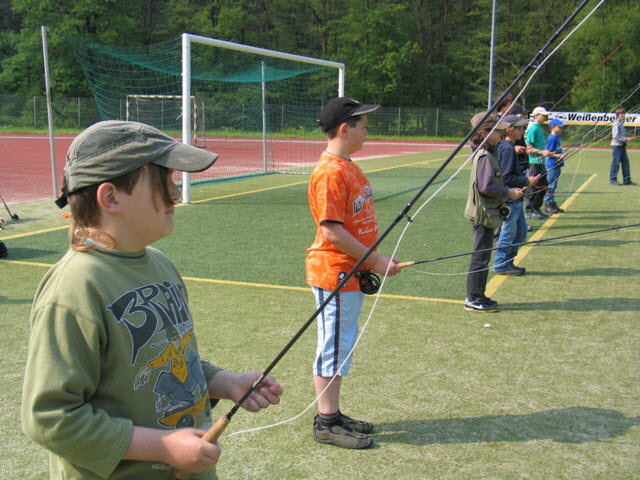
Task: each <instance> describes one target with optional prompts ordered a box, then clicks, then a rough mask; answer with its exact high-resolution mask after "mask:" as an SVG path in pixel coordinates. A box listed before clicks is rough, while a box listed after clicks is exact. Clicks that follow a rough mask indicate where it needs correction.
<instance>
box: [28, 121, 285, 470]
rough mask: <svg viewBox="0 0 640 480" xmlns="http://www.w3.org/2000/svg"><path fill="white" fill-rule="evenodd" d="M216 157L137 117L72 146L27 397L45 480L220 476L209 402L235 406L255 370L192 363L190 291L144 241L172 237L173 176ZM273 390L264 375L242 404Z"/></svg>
mask: <svg viewBox="0 0 640 480" xmlns="http://www.w3.org/2000/svg"><path fill="white" fill-rule="evenodd" d="M216 158H217V155H216V154H215V153H211V152H207V151H205V150H200V149H197V148H195V147H191V146H189V145H184V144H181V143H178V142H176V141H175V140H173V139H172V138H171V137H168V136H166V135H165V134H163V133H162V132H160V131H159V130H157V129H155V128H153V127H150V126H148V125H144V124H141V123H136V122H121V121H107V122H100V123H97V124H95V125H93V126H91V127H89V128H88V129H87V130H85V131H84V132H82V133H81V134H80V135H78V137H76V139H75V140H74V141H73V143H72V144H71V147H70V148H69V152H68V154H67V161H66V165H65V178H64V182H63V195H62V196H61V197H60V198H59V199H58V200H57V201H56V203H57V204H58V206H60V207H61V208H62V207H64V206H65V205H66V204H67V203H68V204H69V205H70V207H71V212H72V214H73V221H72V223H71V227H70V243H71V246H70V249H69V250H68V252H67V253H66V254H65V256H64V257H63V258H62V259H61V260H60V261H59V262H58V263H56V264H55V265H54V266H53V267H52V268H51V269H50V270H49V271H48V272H47V274H46V275H45V277H44V279H43V280H42V281H41V283H40V285H39V287H38V289H37V291H36V294H35V298H34V301H33V307H32V311H31V319H30V320H31V335H30V342H29V349H28V358H27V366H26V372H25V376H24V378H25V381H24V388H23V398H22V425H23V429H24V431H25V432H26V434H27V435H28V436H29V437H30V438H32V439H33V440H34V441H35V442H37V443H39V444H40V445H42V446H43V447H44V448H46V449H47V450H49V452H50V475H51V478H56V479H58V478H64V479H85V480H86V479H104V478H109V479H145V480H153V479H170V478H172V477H173V475H174V473H175V470H179V471H180V472H183V473H193V475H191V476H190V477H189V478H190V479H196V478H197V479H207V480H210V479H215V478H216V473H215V468H214V466H215V464H216V463H217V461H218V458H219V457H220V449H219V448H218V446H217V445H215V444H211V443H208V442H207V441H205V440H204V439H203V438H202V437H203V435H204V434H205V432H206V429H207V428H208V427H209V426H210V425H211V413H210V403H211V401H212V400H213V401H214V400H215V399H220V398H227V399H231V400H233V401H239V400H240V398H241V397H242V395H243V394H244V393H245V392H246V391H247V390H248V389H249V388H250V387H251V386H252V385H253V384H254V382H255V381H256V380H257V379H258V378H259V376H260V373H259V372H247V373H242V374H235V373H231V372H228V371H225V370H222V369H221V368H219V367H215V366H214V365H212V364H211V363H209V362H206V361H204V360H202V359H201V358H200V355H199V353H198V344H197V341H196V335H195V331H194V325H193V319H192V316H191V312H190V311H189V306H188V297H187V290H186V287H185V284H184V282H183V281H182V278H181V276H180V274H179V273H178V271H177V270H176V268H175V267H174V265H173V264H172V263H171V261H170V260H169V259H168V258H167V257H166V256H165V255H164V254H162V253H161V252H160V251H158V250H157V249H155V248H153V247H150V246H149V245H151V244H152V243H153V242H155V241H157V240H159V239H161V238H163V237H164V236H166V235H168V234H169V233H171V231H172V230H173V214H174V205H175V204H176V203H177V201H178V199H179V191H178V189H177V187H176V185H175V184H174V183H173V180H172V178H171V174H172V171H173V170H181V171H188V172H197V171H202V170H205V169H207V168H209V167H210V166H211V165H212V164H213V162H214V161H215V160H216ZM281 394H282V388H281V387H280V385H279V384H278V383H277V382H276V381H275V380H274V379H273V378H271V377H265V379H264V380H263V381H262V382H261V384H260V385H258V387H257V388H256V390H255V391H254V392H253V393H252V395H251V396H250V397H249V398H248V399H247V401H246V402H245V403H244V404H243V405H242V406H243V407H244V408H246V409H247V410H249V411H254V412H256V411H259V410H261V409H263V408H266V407H268V406H269V405H272V404H277V403H278V402H279V397H280V395H281Z"/></svg>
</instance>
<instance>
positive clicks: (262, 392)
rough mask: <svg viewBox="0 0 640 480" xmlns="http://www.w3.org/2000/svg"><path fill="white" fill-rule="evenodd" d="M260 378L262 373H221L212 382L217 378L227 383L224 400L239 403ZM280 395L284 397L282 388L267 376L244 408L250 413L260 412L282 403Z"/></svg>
mask: <svg viewBox="0 0 640 480" xmlns="http://www.w3.org/2000/svg"><path fill="white" fill-rule="evenodd" d="M220 375H222V376H220ZM259 377H260V372H246V373H231V372H219V373H218V374H216V375H214V377H213V379H212V381H213V380H216V378H217V379H218V380H219V381H223V382H224V383H225V385H224V390H225V395H224V398H228V399H229V400H233V401H234V402H238V401H240V399H241V398H242V396H243V395H244V394H245V393H246V392H247V390H249V388H251V386H252V385H253V384H254V383H255V381H256V380H257V379H258V378H259ZM210 392H211V388H210ZM280 395H282V387H281V386H280V385H279V384H278V382H276V381H275V380H274V379H273V377H271V376H266V377H265V378H264V379H263V380H262V382H260V385H258V387H257V388H256V389H255V390H254V391H253V392H251V395H249V398H247V399H246V400H245V401H244V403H243V404H242V408H244V409H246V410H249V411H250V412H259V411H260V410H262V409H263V408H267V407H269V406H270V405H277V404H278V403H280ZM214 398H217V397H214Z"/></svg>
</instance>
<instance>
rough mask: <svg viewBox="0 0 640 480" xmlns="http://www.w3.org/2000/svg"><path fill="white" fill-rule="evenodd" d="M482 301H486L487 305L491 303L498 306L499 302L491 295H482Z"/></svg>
mask: <svg viewBox="0 0 640 480" xmlns="http://www.w3.org/2000/svg"><path fill="white" fill-rule="evenodd" d="M482 303H486V304H487V305H490V306H493V307H497V306H498V302H496V301H495V300H491V299H490V298H489V297H482Z"/></svg>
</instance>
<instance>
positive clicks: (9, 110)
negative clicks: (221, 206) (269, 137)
mask: <svg viewBox="0 0 640 480" xmlns="http://www.w3.org/2000/svg"><path fill="white" fill-rule="evenodd" d="M203 100H204V112H203V113H204V127H199V128H201V129H204V130H206V131H219V130H229V129H231V128H230V126H229V125H230V124H233V125H234V127H233V128H232V129H233V130H237V129H238V126H240V130H241V131H245V132H254V131H255V132H261V131H262V123H261V122H262V120H261V118H260V111H261V106H260V105H253V104H234V105H232V104H224V105H222V104H213V102H207V100H206V99H203ZM122 102H123V105H122V109H121V111H122V117H121V119H125V116H126V113H125V112H126V106H125V100H123V101H122ZM52 106H53V118H54V127H55V128H56V129H72V130H82V129H84V128H86V127H88V126H89V125H91V124H93V123H95V122H97V121H99V120H101V118H100V114H99V113H98V109H97V107H96V104H95V102H94V100H93V98H80V97H55V98H54V100H53V105H52ZM301 108H304V109H308V110H310V112H311V114H312V115H311V117H310V118H313V117H314V114H315V113H317V112H318V111H319V110H320V106H319V105H318V106H313V105H309V106H302V107H301V106H300V105H286V104H271V105H269V112H268V114H269V122H268V123H269V131H270V133H271V134H282V135H288V134H295V133H299V134H301V135H304V134H307V133H308V134H313V135H315V134H317V131H318V129H317V126H316V125H315V124H313V123H309V124H305V125H300V124H299V123H298V121H299V119H300V118H301V115H300V109H301ZM476 112H477V110H473V109H467V110H446V109H441V108H404V107H381V108H380V110H378V111H377V112H376V114H375V115H372V116H371V117H370V118H369V133H370V134H372V135H386V136H391V135H393V136H431V137H462V136H464V135H465V134H466V133H467V132H468V131H469V128H470V124H469V119H470V118H471V117H472V116H473V115H474V114H475V113H476ZM228 119H229V120H230V119H233V122H231V121H229V122H228V121H227V120H228ZM238 119H240V122H239V121H238ZM8 128H21V129H32V128H33V129H36V130H41V129H46V128H47V105H46V99H45V97H44V96H42V97H40V96H33V97H25V96H9V95H0V131H1V130H3V129H8Z"/></svg>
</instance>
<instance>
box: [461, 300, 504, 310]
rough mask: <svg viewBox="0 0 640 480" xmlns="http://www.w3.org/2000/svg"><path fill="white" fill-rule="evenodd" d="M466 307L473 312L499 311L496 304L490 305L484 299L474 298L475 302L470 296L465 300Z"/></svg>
mask: <svg viewBox="0 0 640 480" xmlns="http://www.w3.org/2000/svg"><path fill="white" fill-rule="evenodd" d="M464 309H465V310H469V311H472V312H497V311H498V307H496V306H495V305H489V304H488V303H485V302H483V301H482V300H474V301H473V302H472V301H471V300H469V299H468V298H467V299H465V301H464Z"/></svg>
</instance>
